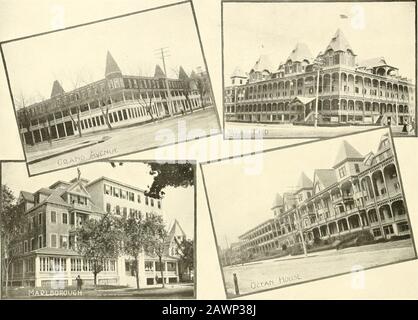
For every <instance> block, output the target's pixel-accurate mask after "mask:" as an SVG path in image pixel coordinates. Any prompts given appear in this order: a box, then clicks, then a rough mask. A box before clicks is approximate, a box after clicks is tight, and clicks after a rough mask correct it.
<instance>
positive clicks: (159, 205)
mask: <svg viewBox="0 0 418 320" xmlns="http://www.w3.org/2000/svg"><path fill="white" fill-rule="evenodd" d="M157 204H158V209H161V201H160V200H158V202H157Z"/></svg>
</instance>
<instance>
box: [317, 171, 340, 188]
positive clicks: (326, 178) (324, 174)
mask: <svg viewBox="0 0 418 320" xmlns="http://www.w3.org/2000/svg"><path fill="white" fill-rule="evenodd" d="M315 175H316V177H317V178H318V180H319V182H320V183H321V184H322V186H323V187H324V188H327V187H329V186H330V185H332V184H334V183H335V182H337V176H336V174H335V170H334V169H316V170H315Z"/></svg>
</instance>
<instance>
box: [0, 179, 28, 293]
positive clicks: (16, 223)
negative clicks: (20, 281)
mask: <svg viewBox="0 0 418 320" xmlns="http://www.w3.org/2000/svg"><path fill="white" fill-rule="evenodd" d="M24 213H25V211H24V210H23V209H22V207H20V206H19V205H18V204H17V203H16V199H15V197H14V195H13V193H12V191H11V190H10V189H9V188H8V187H7V186H6V185H2V186H1V197H0V215H1V221H0V236H1V257H2V260H1V264H2V272H3V277H2V279H5V296H6V297H7V291H8V283H9V268H10V266H11V265H12V263H13V262H14V261H16V260H17V258H18V256H19V250H17V247H18V246H19V245H21V243H22V240H23V237H24V233H23V229H24V228H23V227H24V225H25V223H26V222H27V221H26V216H25V214H24Z"/></svg>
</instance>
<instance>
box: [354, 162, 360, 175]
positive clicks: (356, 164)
mask: <svg viewBox="0 0 418 320" xmlns="http://www.w3.org/2000/svg"><path fill="white" fill-rule="evenodd" d="M354 169H355V170H356V173H359V172H360V166H359V165H358V163H355V164H354Z"/></svg>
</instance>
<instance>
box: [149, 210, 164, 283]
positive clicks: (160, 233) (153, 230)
mask: <svg viewBox="0 0 418 320" xmlns="http://www.w3.org/2000/svg"><path fill="white" fill-rule="evenodd" d="M144 226H145V230H146V231H145V232H146V233H147V234H148V236H149V238H148V240H147V243H146V251H147V252H148V253H149V254H155V255H156V256H157V257H158V261H159V264H160V271H161V283H162V287H163V288H164V287H165V285H164V268H163V256H164V253H165V252H166V248H167V236H168V233H167V230H166V228H165V224H164V221H163V218H162V217H161V216H160V215H154V214H151V215H149V216H148V218H147V219H146V220H145V223H144Z"/></svg>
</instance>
